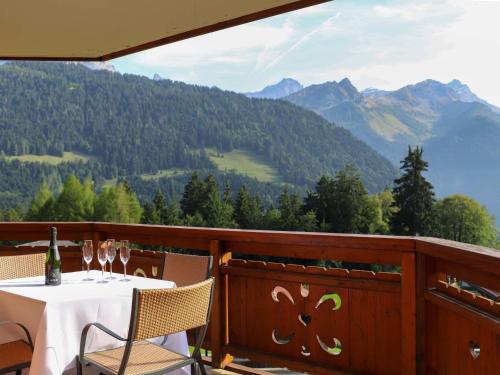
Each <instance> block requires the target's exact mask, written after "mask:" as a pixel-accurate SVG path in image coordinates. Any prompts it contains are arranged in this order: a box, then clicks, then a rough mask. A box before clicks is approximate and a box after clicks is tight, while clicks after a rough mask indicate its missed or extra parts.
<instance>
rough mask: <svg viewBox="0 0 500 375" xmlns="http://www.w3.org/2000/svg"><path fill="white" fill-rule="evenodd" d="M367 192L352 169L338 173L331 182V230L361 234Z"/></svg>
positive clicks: (347, 168)
mask: <svg viewBox="0 0 500 375" xmlns="http://www.w3.org/2000/svg"><path fill="white" fill-rule="evenodd" d="M367 199H368V192H367V191H366V189H365V187H364V185H363V182H362V181H361V177H360V176H359V174H358V173H357V172H356V170H354V169H353V168H352V167H350V166H347V167H346V168H344V169H343V170H341V171H339V172H338V173H337V174H336V175H335V178H334V181H333V196H332V200H333V202H331V204H330V205H329V208H328V212H329V222H330V226H331V230H332V231H333V232H337V233H362V232H363V228H362V227H363V217H362V215H363V210H364V209H365V206H366V205H367V204H368V201H367Z"/></svg>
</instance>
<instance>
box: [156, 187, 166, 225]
mask: <svg viewBox="0 0 500 375" xmlns="http://www.w3.org/2000/svg"><path fill="white" fill-rule="evenodd" d="M153 206H154V220H155V224H165V220H166V216H167V207H166V203H165V196H164V195H163V192H162V191H161V190H160V189H158V190H157V191H156V194H155V197H154V198H153Z"/></svg>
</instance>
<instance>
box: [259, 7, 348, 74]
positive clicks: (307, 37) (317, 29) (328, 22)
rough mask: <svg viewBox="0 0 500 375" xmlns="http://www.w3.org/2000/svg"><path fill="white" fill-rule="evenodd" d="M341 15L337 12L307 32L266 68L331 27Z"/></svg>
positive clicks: (267, 66)
mask: <svg viewBox="0 0 500 375" xmlns="http://www.w3.org/2000/svg"><path fill="white" fill-rule="evenodd" d="M339 16H340V14H335V15H333V16H331V17H329V18H328V19H327V20H326V21H323V22H322V23H321V24H320V25H319V26H317V27H315V28H314V29H312V30H310V31H308V32H306V33H305V34H304V35H302V36H301V37H300V38H299V39H298V40H297V41H296V42H295V43H293V44H292V45H291V46H290V47H289V48H288V49H287V50H285V51H284V52H282V53H280V54H279V55H278V56H276V58H274V59H273V60H272V61H271V62H269V64H267V65H266V67H265V69H269V68H271V67H272V66H274V65H276V64H277V63H279V62H280V61H281V60H282V59H283V58H284V57H286V56H287V55H289V54H290V53H291V52H293V51H295V50H296V49H298V48H299V47H300V46H301V45H303V44H305V43H307V42H308V41H309V40H310V39H311V38H312V37H313V36H314V35H315V34H318V33H320V32H322V31H325V30H328V29H331V26H332V22H333V21H334V20H335V19H336V18H338V17H339Z"/></svg>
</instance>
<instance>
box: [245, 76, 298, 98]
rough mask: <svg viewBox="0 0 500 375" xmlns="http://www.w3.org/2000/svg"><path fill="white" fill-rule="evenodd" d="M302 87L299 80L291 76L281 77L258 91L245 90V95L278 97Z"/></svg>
mask: <svg viewBox="0 0 500 375" xmlns="http://www.w3.org/2000/svg"><path fill="white" fill-rule="evenodd" d="M303 88H304V86H302V84H301V83H300V82H299V81H296V80H295V79H293V78H283V79H282V80H281V81H280V82H278V83H276V84H274V85H269V86H266V87H264V88H263V89H262V90H260V91H255V92H247V93H245V95H246V96H248V97H249V98H260V99H280V98H283V97H285V96H288V95H291V94H293V93H295V92H297V91H300V90H302V89H303Z"/></svg>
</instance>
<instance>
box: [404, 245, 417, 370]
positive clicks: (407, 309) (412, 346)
mask: <svg viewBox="0 0 500 375" xmlns="http://www.w3.org/2000/svg"><path fill="white" fill-rule="evenodd" d="M401 271H402V275H401V374H404V375H415V374H416V373H417V291H416V263H415V253H413V252H411V253H410V252H408V253H404V254H403V255H402V259H401Z"/></svg>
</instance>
